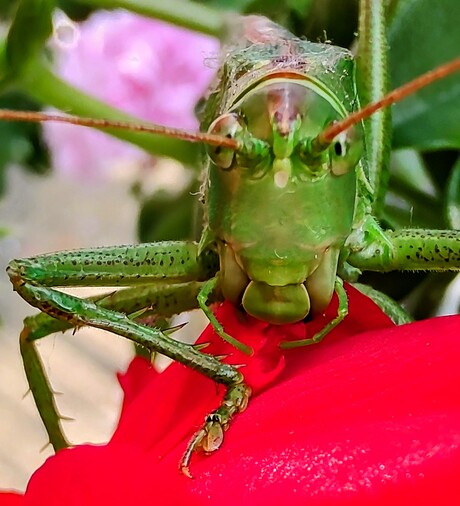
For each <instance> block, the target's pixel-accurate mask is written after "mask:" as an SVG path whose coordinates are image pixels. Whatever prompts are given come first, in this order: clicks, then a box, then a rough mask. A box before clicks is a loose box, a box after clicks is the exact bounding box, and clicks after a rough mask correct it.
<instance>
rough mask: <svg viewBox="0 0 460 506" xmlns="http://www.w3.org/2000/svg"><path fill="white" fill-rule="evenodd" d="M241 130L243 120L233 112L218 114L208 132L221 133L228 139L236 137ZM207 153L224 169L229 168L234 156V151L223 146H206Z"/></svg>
mask: <svg viewBox="0 0 460 506" xmlns="http://www.w3.org/2000/svg"><path fill="white" fill-rule="evenodd" d="M242 130H243V120H242V118H240V116H238V115H237V114H235V113H229V114H224V115H222V116H220V117H219V118H217V119H216V120H215V121H213V123H212V124H211V126H210V127H209V133H211V134H216V135H221V136H222V137H227V138H228V139H236V137H237V136H238V134H240V133H241V132H242ZM208 154H209V157H210V158H211V160H212V161H213V162H214V163H215V164H216V165H217V166H218V167H220V168H221V169H224V170H228V169H230V168H231V166H232V164H233V160H234V158H235V151H234V150H233V149H231V148H226V147H223V146H208Z"/></svg>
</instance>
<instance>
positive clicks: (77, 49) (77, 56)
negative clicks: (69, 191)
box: [45, 11, 219, 178]
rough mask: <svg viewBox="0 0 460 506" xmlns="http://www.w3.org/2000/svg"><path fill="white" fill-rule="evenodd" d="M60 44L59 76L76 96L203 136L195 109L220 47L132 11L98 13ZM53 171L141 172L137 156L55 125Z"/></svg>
mask: <svg viewBox="0 0 460 506" xmlns="http://www.w3.org/2000/svg"><path fill="white" fill-rule="evenodd" d="M70 40H71V43H66V44H64V43H60V44H58V43H55V45H54V46H55V67H56V71H57V73H58V74H59V75H60V76H61V77H62V78H64V79H65V80H66V81H69V82H70V83H71V84H72V85H74V86H76V87H77V88H79V89H81V90H83V91H85V92H87V93H89V94H91V95H94V96H95V97H97V98H99V99H101V100H103V101H105V102H107V103H109V104H110V105H112V106H115V107H118V108H120V109H122V110H124V111H125V112H128V113H131V114H133V115H135V116H137V117H139V118H141V119H144V120H150V121H152V122H155V123H159V124H163V125H167V126H174V127H179V128H186V129H197V128H198V122H197V120H196V118H195V115H194V108H195V105H196V103H197V102H198V100H199V99H200V98H201V96H202V95H203V94H204V93H205V91H206V89H207V87H208V85H209V82H210V80H211V79H212V76H213V75H214V72H215V69H213V68H211V65H209V64H208V63H207V59H210V58H215V57H216V55H217V54H218V48H219V46H218V42H217V40H216V39H214V38H212V37H209V36H205V35H200V34H197V33H194V32H191V31H189V30H185V29H183V28H178V27H175V26H172V25H169V24H167V23H164V22H161V21H157V20H152V19H147V18H143V17H141V16H138V15H135V14H131V13H129V12H125V11H112V12H106V11H99V12H96V13H94V14H93V15H92V16H91V17H90V18H89V19H88V20H87V21H85V22H83V23H81V24H80V25H78V26H77V27H76V30H75V32H74V35H73V37H70ZM45 138H46V141H47V143H48V145H49V146H50V149H51V152H52V158H53V165H54V167H55V168H56V169H57V170H58V171H60V172H62V173H64V174H67V175H71V176H75V177H85V178H86V177H88V178H91V177H94V176H96V177H97V176H98V175H101V172H102V173H104V171H109V170H110V168H111V167H112V166H113V164H119V165H124V164H142V163H143V162H145V161H146V160H147V157H148V155H146V154H145V153H143V152H142V151H141V150H139V149H138V148H135V147H133V146H130V145H129V144H127V143H122V142H120V141H117V140H115V139H112V138H110V137H108V136H107V135H105V134H102V133H100V132H96V131H93V130H91V129H85V128H81V127H73V126H69V125H62V124H53V123H48V124H46V125H45Z"/></svg>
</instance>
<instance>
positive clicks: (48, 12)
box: [6, 0, 55, 75]
mask: <svg viewBox="0 0 460 506" xmlns="http://www.w3.org/2000/svg"><path fill="white" fill-rule="evenodd" d="M54 5H55V0H21V2H20V3H19V6H18V10H17V11H16V15H15V17H14V20H13V23H12V25H11V28H10V31H9V32H8V36H7V46H6V62H7V65H8V71H9V72H10V73H11V74H12V75H17V74H19V73H20V72H21V70H22V69H23V68H24V66H25V65H26V64H27V63H28V62H29V61H30V60H31V59H33V58H34V57H35V56H36V55H37V54H38V52H39V51H41V50H42V48H43V44H44V43H45V41H46V40H47V39H48V37H49V36H50V34H51V32H52V29H53V25H52V19H51V17H52V13H53V9H54Z"/></svg>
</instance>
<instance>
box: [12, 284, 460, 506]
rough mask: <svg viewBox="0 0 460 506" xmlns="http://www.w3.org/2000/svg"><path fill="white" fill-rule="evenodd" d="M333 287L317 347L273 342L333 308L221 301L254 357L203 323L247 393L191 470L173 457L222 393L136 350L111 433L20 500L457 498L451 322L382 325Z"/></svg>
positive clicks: (458, 352) (48, 470)
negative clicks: (278, 313)
mask: <svg viewBox="0 0 460 506" xmlns="http://www.w3.org/2000/svg"><path fill="white" fill-rule="evenodd" d="M347 291H348V294H349V298H350V314H349V315H348V316H347V318H346V319H345V320H344V322H343V323H342V324H341V325H340V326H339V327H338V328H336V329H335V330H334V331H333V332H331V333H330V334H329V335H328V336H327V337H326V339H325V340H324V341H323V342H322V343H321V344H319V345H317V346H312V347H308V348H300V349H295V350H290V351H287V352H282V351H280V349H279V347H278V344H279V342H280V341H282V340H286V339H298V338H300V337H303V336H304V335H305V333H308V335H311V334H312V333H314V332H315V329H317V328H319V327H321V326H322V325H324V321H326V320H328V319H330V318H331V317H332V316H333V315H334V311H335V308H334V304H332V305H331V307H330V308H329V309H328V311H327V314H326V316H325V318H324V319H323V318H321V319H319V321H315V322H312V323H309V324H307V325H303V324H296V325H291V326H286V327H273V326H268V325H266V324H264V323H262V322H259V321H256V320H254V319H251V318H249V317H246V316H243V315H241V314H240V313H239V312H238V311H237V310H235V309H234V308H233V307H232V306H231V305H229V304H224V305H223V306H221V308H220V309H219V311H218V318H219V320H220V321H221V322H223V324H224V325H225V328H226V330H227V331H228V332H229V333H230V334H232V335H233V336H235V337H237V338H238V339H240V340H242V341H244V342H246V343H247V344H249V345H250V346H252V347H253V349H254V355H253V356H252V357H250V358H248V357H245V356H243V355H241V354H240V353H239V352H237V351H235V350H234V349H233V348H232V347H230V346H229V345H227V344H225V343H222V342H221V341H220V340H219V339H217V338H215V336H214V335H213V333H212V331H211V330H210V329H209V328H208V329H207V330H206V331H205V333H204V334H203V336H202V337H201V341H203V342H207V341H211V345H210V346H209V348H207V351H208V352H210V353H230V354H231V355H229V357H228V359H227V361H228V362H231V363H245V364H246V366H245V367H244V368H243V369H242V370H244V374H245V377H246V379H247V381H248V382H249V383H250V384H251V386H252V387H253V388H254V390H255V393H254V397H253V399H252V400H251V402H250V404H249V407H248V409H247V410H246V411H245V412H244V413H242V414H239V415H238V416H237V417H236V418H235V420H234V423H233V424H232V426H231V428H230V430H229V431H228V432H227V433H226V440H225V442H224V445H223V447H222V448H221V449H220V450H219V451H217V452H216V453H214V454H212V455H211V456H205V455H202V454H199V455H195V456H194V458H193V460H192V472H193V474H194V476H195V479H193V480H190V479H188V478H186V477H185V476H183V475H181V474H180V473H179V471H178V468H177V464H178V461H179V459H180V457H181V454H182V453H183V451H184V449H185V446H186V442H187V440H188V439H189V438H190V436H191V433H192V432H193V431H194V430H195V429H196V428H197V427H198V426H199V425H200V424H201V422H202V419H203V415H204V414H205V413H206V412H209V410H211V409H213V408H214V407H215V406H216V404H218V402H219V399H220V397H221V395H222V390H221V389H216V386H215V384H214V383H213V382H212V381H211V380H209V379H207V378H205V377H203V376H201V375H200V374H198V373H196V372H194V371H191V370H190V369H188V368H185V367H183V366H181V365H178V364H174V365H172V366H171V367H170V368H168V369H167V370H166V371H165V372H164V373H162V374H158V373H157V372H155V370H154V369H153V368H152V367H151V366H150V365H149V364H148V363H147V362H146V361H144V360H143V359H140V358H137V359H135V360H134V361H133V362H132V363H131V365H130V367H129V369H128V372H127V373H126V374H125V375H123V376H121V377H120V382H121V385H122V387H123V389H124V391H125V400H124V405H123V411H122V415H121V419H120V423H119V426H118V428H117V430H116V431H115V434H114V435H113V437H112V439H111V441H110V442H109V443H108V444H107V445H105V446H90V445H85V446H80V447H76V448H73V449H70V450H64V451H61V452H59V453H58V454H57V455H56V456H54V457H51V458H50V459H48V461H47V462H46V463H45V464H44V465H43V466H42V467H41V468H40V469H39V470H38V471H36V473H35V474H34V475H33V477H32V478H31V480H30V483H29V486H28V489H27V492H26V494H25V496H24V503H23V504H25V505H27V506H35V505H37V506H38V505H43V504H47V506H53V505H59V506H61V505H62V504H65V505H66V506H71V505H81V504H85V505H93V504H94V505H96V504H97V505H105V504H107V505H111V506H118V505H125V504H126V505H128V504H129V505H131V504H136V505H151V504H158V505H179V504H187V505H192V506H193V505H201V504H219V505H223V506H227V505H228V506H233V505H234V504H251V505H255V506H258V505H264V506H267V505H268V506H270V505H279V504H290V505H294V506H295V505H299V506H300V505H305V504H309V505H315V506H316V505H339V504H340V505H346V504H350V505H354V506H355V505H366V506H369V505H379V506H384V505H385V506H387V505H389V504H392V505H395V506H396V505H403V504H404V505H405V504H418V505H433V504H436V505H437V506H444V505H445V506H447V505H452V504H458V503H459V502H460V487H458V475H459V471H460V395H459V393H458V385H459V381H460V368H459V367H458V363H459V360H460V339H458V328H459V324H460V318H459V317H444V318H435V319H431V320H426V321H423V322H418V323H414V324H410V325H404V326H401V327H395V326H393V324H392V323H391V322H390V321H389V320H388V318H387V317H386V316H385V315H384V314H383V313H382V312H381V311H380V310H379V309H378V308H377V307H376V306H375V305H374V304H373V303H372V302H371V301H370V300H369V299H367V298H366V297H364V296H363V295H361V294H360V293H359V292H357V291H356V290H354V289H352V288H351V287H347ZM14 500H17V498H16V497H15V498H14ZM2 504H3V503H2ZM5 504H8V503H6V502H5ZM11 504H15V503H11Z"/></svg>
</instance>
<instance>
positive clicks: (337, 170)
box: [331, 128, 362, 176]
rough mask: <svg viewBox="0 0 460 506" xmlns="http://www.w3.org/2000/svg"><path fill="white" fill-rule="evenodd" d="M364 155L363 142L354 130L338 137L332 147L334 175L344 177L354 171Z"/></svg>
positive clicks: (350, 129)
mask: <svg viewBox="0 0 460 506" xmlns="http://www.w3.org/2000/svg"><path fill="white" fill-rule="evenodd" d="M361 155H362V141H361V138H360V136H359V134H357V132H356V130H355V129H354V128H349V129H348V130H347V131H346V132H342V133H341V134H340V135H338V136H337V137H336V139H335V140H334V142H333V143H332V146H331V161H332V173H333V174H334V175H335V176H342V175H343V174H346V173H347V172H350V170H353V168H354V167H355V165H356V164H357V163H358V161H359V159H360V158H361Z"/></svg>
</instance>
